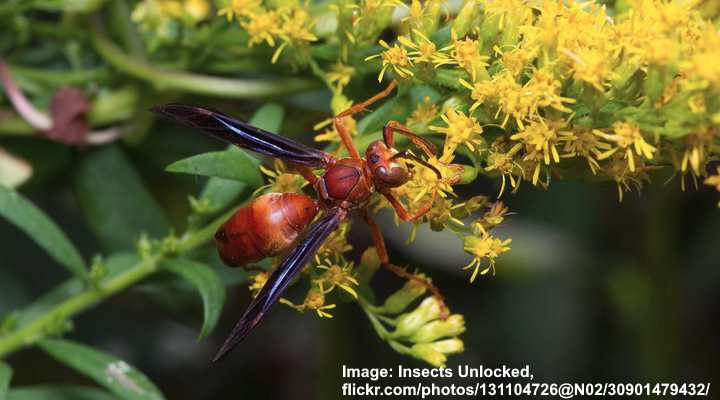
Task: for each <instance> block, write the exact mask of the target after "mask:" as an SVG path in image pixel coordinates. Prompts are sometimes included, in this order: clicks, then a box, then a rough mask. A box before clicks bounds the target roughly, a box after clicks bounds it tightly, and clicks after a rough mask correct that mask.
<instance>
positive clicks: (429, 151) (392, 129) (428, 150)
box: [383, 121, 437, 158]
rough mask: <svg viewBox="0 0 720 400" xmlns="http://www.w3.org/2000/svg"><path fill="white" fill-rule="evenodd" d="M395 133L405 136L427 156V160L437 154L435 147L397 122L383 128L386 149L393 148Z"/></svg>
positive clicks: (389, 123) (391, 122)
mask: <svg viewBox="0 0 720 400" xmlns="http://www.w3.org/2000/svg"><path fill="white" fill-rule="evenodd" d="M395 133H399V134H401V135H404V136H407V138H408V139H409V140H410V141H411V142H413V144H415V146H417V147H419V148H420V150H422V151H423V153H425V155H426V156H428V158H433V157H435V155H436V154H437V149H435V145H434V144H432V142H430V141H428V140H427V139H425V138H423V137H421V136H419V135H417V134H415V133H413V132H411V131H410V129H409V128H408V127H406V126H405V125H403V124H401V123H400V122H398V121H390V122H388V123H387V124H386V125H385V127H384V128H383V141H385V145H386V146H387V147H394V144H395V137H394V134H395Z"/></svg>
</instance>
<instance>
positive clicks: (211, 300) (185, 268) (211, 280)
mask: <svg viewBox="0 0 720 400" xmlns="http://www.w3.org/2000/svg"><path fill="white" fill-rule="evenodd" d="M162 266H163V268H165V269H167V270H168V271H171V272H174V273H176V274H178V275H179V276H180V277H182V278H183V279H185V280H186V281H188V282H190V283H191V284H192V285H193V286H195V287H196V288H197V290H198V291H199V292H200V296H201V297H202V300H203V310H204V313H203V314H204V318H203V326H202V330H201V331H200V336H199V338H198V339H203V338H205V337H207V335H209V334H210V332H212V330H213V329H215V325H217V321H218V318H219V317H220V311H222V307H223V304H224V303H225V285H224V284H223V282H222V280H221V279H220V277H219V276H218V275H217V273H215V271H214V270H213V269H212V268H211V267H209V266H208V265H205V264H202V263H199V262H197V261H191V260H186V259H182V258H177V259H173V260H167V261H165V262H163V263H162Z"/></svg>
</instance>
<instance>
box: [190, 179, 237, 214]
mask: <svg viewBox="0 0 720 400" xmlns="http://www.w3.org/2000/svg"><path fill="white" fill-rule="evenodd" d="M247 187H248V185H246V184H245V183H243V182H238V181H232V180H230V179H223V178H210V179H208V181H207V183H206V184H205V187H204V188H203V190H202V193H200V200H207V201H208V203H209V204H210V208H209V210H208V214H215V213H217V212H220V211H222V210H224V209H225V207H227V206H229V205H230V204H232V203H233V202H235V201H236V200H237V199H238V197H239V196H240V195H241V194H242V193H243V192H244V191H245V189H247Z"/></svg>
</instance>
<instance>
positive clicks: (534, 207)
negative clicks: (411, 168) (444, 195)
mask: <svg viewBox="0 0 720 400" xmlns="http://www.w3.org/2000/svg"><path fill="white" fill-rule="evenodd" d="M318 103H320V102H318ZM297 104H298V101H297V99H295V101H293V99H289V100H287V101H286V106H288V115H287V117H286V119H285V121H286V123H285V124H284V126H283V129H282V132H283V133H284V134H289V135H291V136H296V137H297V135H298V134H300V133H302V132H305V134H304V135H305V136H302V137H303V138H304V140H305V141H308V140H307V138H308V137H309V136H308V135H307V132H310V131H311V130H310V126H312V123H313V122H316V121H317V120H321V119H322V114H320V113H318V112H317V111H318V110H316V111H312V110H311V112H308V110H307V108H306V109H297V108H296V107H295V106H296V105H297ZM303 104H305V106H307V104H312V103H307V102H304V101H303ZM257 105H258V104H235V105H227V106H225V108H228V107H231V109H235V110H238V111H237V112H235V114H239V115H241V116H242V115H243V114H244V115H245V116H247V115H249V114H250V113H251V111H252V110H253V109H254V108H255V107H256V106H257ZM287 121H293V122H292V123H288V122H287ZM3 144H4V145H5V146H6V147H7V148H8V150H10V151H13V152H14V153H16V154H20V155H23V154H33V155H34V157H35V158H38V157H41V158H42V159H43V162H42V163H40V164H39V166H40V167H39V168H37V167H36V175H35V177H34V178H33V180H32V181H31V182H30V183H29V184H28V185H26V186H25V187H24V188H23V190H22V191H23V194H25V195H26V196H28V197H29V198H30V199H31V200H32V201H34V202H35V203H36V204H37V205H38V206H39V207H41V208H42V209H43V210H44V211H46V212H47V213H49V214H50V215H51V216H52V218H53V219H54V220H55V221H57V222H58V224H59V225H60V226H61V227H62V228H63V229H64V230H65V231H66V232H68V235H69V236H70V238H71V239H72V240H73V241H74V242H75V243H77V244H78V246H79V247H80V248H81V249H82V250H83V252H84V253H85V255H86V256H88V257H89V256H92V254H94V253H96V252H97V251H98V244H97V243H96V242H95V239H94V237H93V235H92V234H91V232H90V229H89V227H88V226H87V223H86V222H85V221H84V219H83V216H82V214H81V213H80V211H79V210H78V206H77V204H76V202H75V198H74V196H73V192H72V190H71V187H72V185H71V183H70V182H71V180H72V174H73V169H74V168H75V166H76V164H77V163H78V160H80V159H81V158H82V157H84V155H85V154H86V153H87V152H89V151H92V150H68V149H67V148H65V147H62V146H61V145H59V144H53V143H49V142H46V141H44V140H40V139H36V138H26V139H7V140H4V141H3ZM121 147H122V148H123V151H124V152H125V154H126V155H127V156H128V157H129V158H130V159H131V160H132V161H133V164H134V166H135V168H136V169H137V170H138V171H139V172H140V174H141V176H142V177H143V180H144V181H145V183H146V184H147V185H148V187H150V188H151V190H152V191H153V194H154V195H155V197H156V199H157V200H158V201H159V203H160V204H161V205H162V206H163V208H164V209H165V210H167V212H168V214H169V215H170V217H171V218H172V220H173V221H174V223H175V224H176V226H178V227H181V226H182V224H183V222H182V221H184V214H185V213H186V212H187V203H186V196H187V195H188V194H192V193H195V192H197V191H198V190H199V189H200V188H201V187H202V183H203V179H202V178H198V177H179V176H172V175H171V174H168V173H165V172H163V168H164V166H165V165H167V164H168V163H169V162H172V161H174V160H176V159H178V158H181V157H184V156H188V155H191V154H196V153H198V152H201V151H206V150H209V149H216V148H220V146H219V145H218V144H216V143H214V142H212V141H209V140H206V139H205V138H203V137H200V136H199V135H195V134H189V133H187V134H186V133H182V132H178V129H177V128H176V127H174V126H170V125H165V124H162V125H157V126H156V128H155V129H154V130H153V132H152V134H151V135H149V136H148V137H147V138H146V139H145V141H144V142H142V143H141V144H140V145H135V146H132V147H131V146H121ZM669 174H670V173H669V172H667V171H658V172H656V173H654V176H653V178H654V181H655V182H656V183H655V184H652V185H650V186H647V187H646V188H645V189H644V190H643V191H642V193H641V194H640V195H638V194H637V193H628V194H626V196H625V200H624V202H623V203H618V200H617V192H616V188H615V185H614V183H609V182H603V183H597V182H592V183H590V182H584V181H579V180H573V179H568V180H563V181H560V180H555V181H554V182H553V183H552V184H551V186H550V188H549V189H548V190H542V189H536V188H533V187H531V186H529V185H524V186H523V187H522V188H521V189H520V191H519V192H518V193H517V194H506V195H505V197H504V199H503V200H504V201H505V202H506V203H507V204H508V205H509V207H510V209H511V211H513V212H515V213H516V214H515V215H513V216H511V217H510V218H509V220H508V222H507V223H506V224H505V225H504V226H503V227H502V228H498V230H497V231H496V232H497V234H498V235H500V236H509V237H512V238H513V242H512V244H511V247H512V250H511V251H510V252H509V253H506V254H505V255H503V256H501V257H500V258H499V261H498V264H497V275H496V276H494V277H484V278H481V279H479V280H478V281H476V282H475V283H474V284H470V283H468V277H469V274H468V273H467V271H463V270H462V269H461V267H462V266H463V265H465V264H466V263H467V262H468V259H467V256H466V255H464V254H463V253H462V246H461V243H460V242H459V241H458V240H457V239H456V238H455V237H454V236H452V235H450V234H447V233H436V232H429V231H420V232H419V234H418V239H417V241H416V242H415V243H414V244H412V245H409V246H406V245H405V244H404V242H405V238H406V237H407V232H408V226H400V227H396V226H394V224H392V223H391V222H390V223H389V224H385V226H384V230H385V232H386V234H387V236H388V240H389V242H390V244H389V245H390V251H391V256H392V257H393V258H394V260H395V261H396V262H397V263H401V264H411V265H412V266H415V267H418V268H420V269H422V270H423V271H426V272H428V273H429V274H430V275H431V276H432V277H433V279H434V281H435V282H436V283H437V284H438V286H439V287H440V288H441V289H442V291H443V292H444V294H445V295H446V297H447V300H448V303H449V305H450V307H451V309H452V310H453V312H458V313H462V314H463V315H465V318H466V322H467V329H468V330H467V332H466V333H465V334H464V335H463V336H462V338H463V340H464V342H465V346H466V350H465V353H464V354H462V355H459V356H451V357H450V359H449V363H448V366H449V367H453V366H456V365H458V364H470V365H472V366H479V365H480V364H482V365H484V366H491V367H494V366H500V365H502V364H506V365H508V366H513V367H522V366H524V365H526V364H529V365H530V366H531V369H532V372H533V373H534V375H535V381H536V382H587V381H590V382H604V381H612V382H710V381H717V378H718V374H720V368H718V359H719V358H720V357H719V355H720V342H719V341H718V334H719V333H720V326H719V322H720V320H719V319H718V312H717V308H718V306H720V262H719V260H720V237H719V233H720V210H718V209H717V207H716V206H717V200H718V194H717V193H716V192H714V191H713V190H711V188H708V187H704V188H701V189H700V190H699V191H696V190H694V189H689V190H688V191H687V192H681V191H680V189H679V181H678V178H677V177H676V178H675V179H673V180H672V181H670V182H669V183H666V184H663V182H665V181H666V180H667V179H668V178H669ZM688 186H689V187H691V188H692V185H688ZM497 190H498V186H497V183H496V182H493V181H490V180H485V179H480V180H479V181H477V182H476V183H475V184H473V185H472V186H469V187H463V188H461V189H460V190H459V192H460V194H461V195H464V196H467V195H470V194H487V195H490V196H494V195H495V194H496V193H497ZM118 201H122V199H118ZM384 220H387V221H391V219H390V218H384ZM0 238H2V251H1V252H0V293H2V295H0V313H4V312H7V311H10V310H11V309H14V308H17V307H20V306H22V305H24V304H27V303H29V302H30V301H31V300H32V299H33V298H35V297H37V296H39V295H40V294H42V293H43V292H45V291H46V290H48V289H50V288H52V287H53V286H54V285H56V284H57V283H59V282H61V281H62V280H63V279H64V277H65V275H64V270H63V269H62V268H59V267H58V266H57V265H53V264H54V263H53V261H52V260H51V259H50V258H49V257H48V256H47V255H45V254H44V253H43V252H42V251H41V249H40V248H38V247H37V246H36V245H35V244H34V243H33V242H32V241H31V240H30V239H28V238H27V237H26V236H24V235H23V234H22V233H21V232H20V231H18V230H16V229H15V228H13V227H12V226H10V225H9V224H7V223H6V222H4V221H1V222H0ZM351 242H352V244H353V245H354V246H355V250H354V251H353V253H352V254H353V255H352V257H358V255H359V251H361V250H363V249H364V248H366V247H367V246H368V245H369V243H370V240H369V237H368V235H367V232H366V231H365V228H364V227H363V226H362V225H361V224H359V223H356V224H355V226H354V228H353V231H352V235H351ZM160 279H162V278H160ZM159 283H160V282H159V279H153V280H151V281H150V282H148V283H145V284H143V285H140V286H138V287H136V288H133V289H132V290H129V291H126V292H124V293H121V294H120V295H118V296H116V297H114V298H111V299H109V300H108V301H106V302H105V303H103V304H101V305H100V306H98V307H96V308H94V309H92V310H90V311H88V312H86V313H84V314H82V315H81V316H79V317H78V318H77V319H76V320H75V328H74V331H73V332H72V333H70V334H69V337H71V338H74V339H77V340H80V341H82V342H84V343H88V344H91V345H94V346H97V347H98V348H100V349H103V350H105V351H107V352H110V353H113V354H115V355H117V356H119V357H121V358H124V359H125V360H127V361H128V362H129V363H131V364H133V365H135V366H136V367H138V368H139V369H140V370H142V371H144V372H145V373H146V374H147V375H148V376H149V378H150V379H151V380H153V381H154V382H155V383H156V384H157V385H158V386H159V387H160V389H161V390H162V391H163V392H164V393H165V394H166V395H167V397H168V398H169V399H224V398H230V397H233V398H238V395H242V396H241V398H245V399H250V398H253V399H254V398H258V399H285V398H294V399H310V398H320V399H333V398H338V397H339V396H340V383H341V382H342V379H341V377H340V374H341V366H342V365H343V364H344V365H348V366H351V367H394V366H396V365H397V364H402V365H405V366H414V367H421V366H425V365H423V364H421V363H420V362H418V361H415V360H412V359H410V358H407V357H403V356H400V355H397V354H396V353H394V352H393V350H392V349H391V348H390V347H389V346H387V344H386V343H384V342H383V341H381V340H380V339H379V338H377V337H376V335H375V333H374V331H373V330H372V328H371V326H370V324H369V323H368V321H367V319H366V318H365V316H364V314H363V313H362V312H361V310H360V308H359V307H357V306H356V305H355V304H352V303H347V304H339V306H338V308H337V309H336V310H335V311H336V312H335V313H334V314H335V318H334V319H332V320H320V319H318V318H317V317H315V316H314V315H311V314H310V313H307V314H305V315H301V314H298V313H297V312H295V311H293V310H291V309H289V308H288V307H285V306H276V307H275V308H274V309H273V312H272V313H271V314H270V316H269V317H268V318H267V319H266V321H265V322H264V323H263V324H262V325H261V326H260V327H259V328H258V329H257V330H256V332H254V333H253V334H252V335H251V336H250V337H249V338H248V339H247V340H246V341H245V343H243V344H242V345H241V346H240V347H239V348H238V349H237V350H236V351H235V352H234V353H233V354H232V355H231V356H230V357H228V358H227V360H225V361H223V362H221V363H219V364H217V365H211V364H210V359H211V358H212V355H213V354H214V352H215V350H216V349H217V348H218V347H219V345H220V344H221V341H222V340H223V339H224V336H225V334H226V333H227V332H228V331H229V330H230V328H231V326H232V324H234V322H235V320H236V318H238V316H239V315H240V313H241V312H242V310H243V309H244V307H245V306H246V304H247V302H248V298H249V296H248V292H247V289H246V288H245V287H244V286H235V287H231V288H229V289H228V290H229V292H228V300H227V303H226V305H225V309H224V312H223V316H222V319H221V323H220V326H219V327H218V329H216V331H215V332H214V333H213V334H212V335H211V337H210V338H209V339H208V340H206V341H203V342H200V343H198V342H196V340H195V338H196V336H197V334H198V331H199V326H200V321H201V318H202V308H201V304H200V301H199V298H198V297H197V295H196V294H195V293H194V292H193V291H192V290H189V289H187V288H183V287H177V288H172V287H171V288H168V287H167V285H160V284H159ZM401 283H402V282H400V281H399V280H398V279H397V278H395V277H393V276H392V275H390V274H389V273H386V272H384V271H383V272H381V273H379V274H378V275H377V276H376V278H375V281H374V286H375V287H376V288H377V290H378V292H379V293H390V292H391V291H392V290H394V289H396V288H397V287H399V285H400V284H401ZM288 296H289V297H290V298H294V299H299V298H301V296H302V292H301V290H299V289H298V288H291V289H290V291H289V295H288ZM8 361H9V362H10V363H11V365H13V368H14V370H15V375H14V377H13V386H25V385H33V384H41V383H71V382H75V383H87V384H92V382H90V381H89V380H87V379H86V378H84V377H82V376H80V375H78V374H76V373H74V372H72V371H71V370H69V369H68V368H66V367H63V366H62V365H60V364H59V363H57V362H55V361H54V360H51V359H50V358H48V357H47V356H46V355H45V354H44V353H42V352H40V351H38V350H24V351H21V352H19V353H16V354H14V355H12V356H11V357H10V358H9V360H8ZM404 382H408V383H409V384H412V383H413V382H415V381H404ZM445 382H447V383H450V382H455V383H460V382H461V380H459V379H453V380H448V381H445Z"/></svg>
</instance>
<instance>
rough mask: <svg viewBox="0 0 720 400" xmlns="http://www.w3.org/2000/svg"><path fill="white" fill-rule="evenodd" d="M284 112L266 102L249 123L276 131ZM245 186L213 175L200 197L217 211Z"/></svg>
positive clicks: (278, 128) (236, 195) (257, 161)
mask: <svg viewBox="0 0 720 400" xmlns="http://www.w3.org/2000/svg"><path fill="white" fill-rule="evenodd" d="M284 114H285V111H284V109H283V108H282V106H280V105H278V104H275V103H268V104H266V105H264V106H262V107H260V109H258V110H257V111H256V112H255V114H254V115H253V117H252V118H250V124H252V125H254V126H257V127H258V128H262V129H265V130H267V131H269V132H278V131H279V130H280V127H281V126H282V121H283V117H284ZM234 148H236V147H235V146H229V147H228V151H231V149H234ZM252 161H253V162H254V163H255V164H256V165H259V164H260V161H259V160H258V159H256V158H252ZM247 187H248V185H247V184H246V183H244V182H237V181H234V180H229V179H223V178H217V177H213V178H210V179H209V180H208V181H207V183H206V184H205V187H204V188H203V191H202V193H201V194H200V199H202V200H208V201H209V202H210V208H211V213H214V212H218V211H220V210H223V209H225V207H227V206H228V205H230V204H231V203H232V202H233V201H235V200H236V199H237V198H238V196H239V195H240V194H241V193H242V192H243V191H245V189H247Z"/></svg>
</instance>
